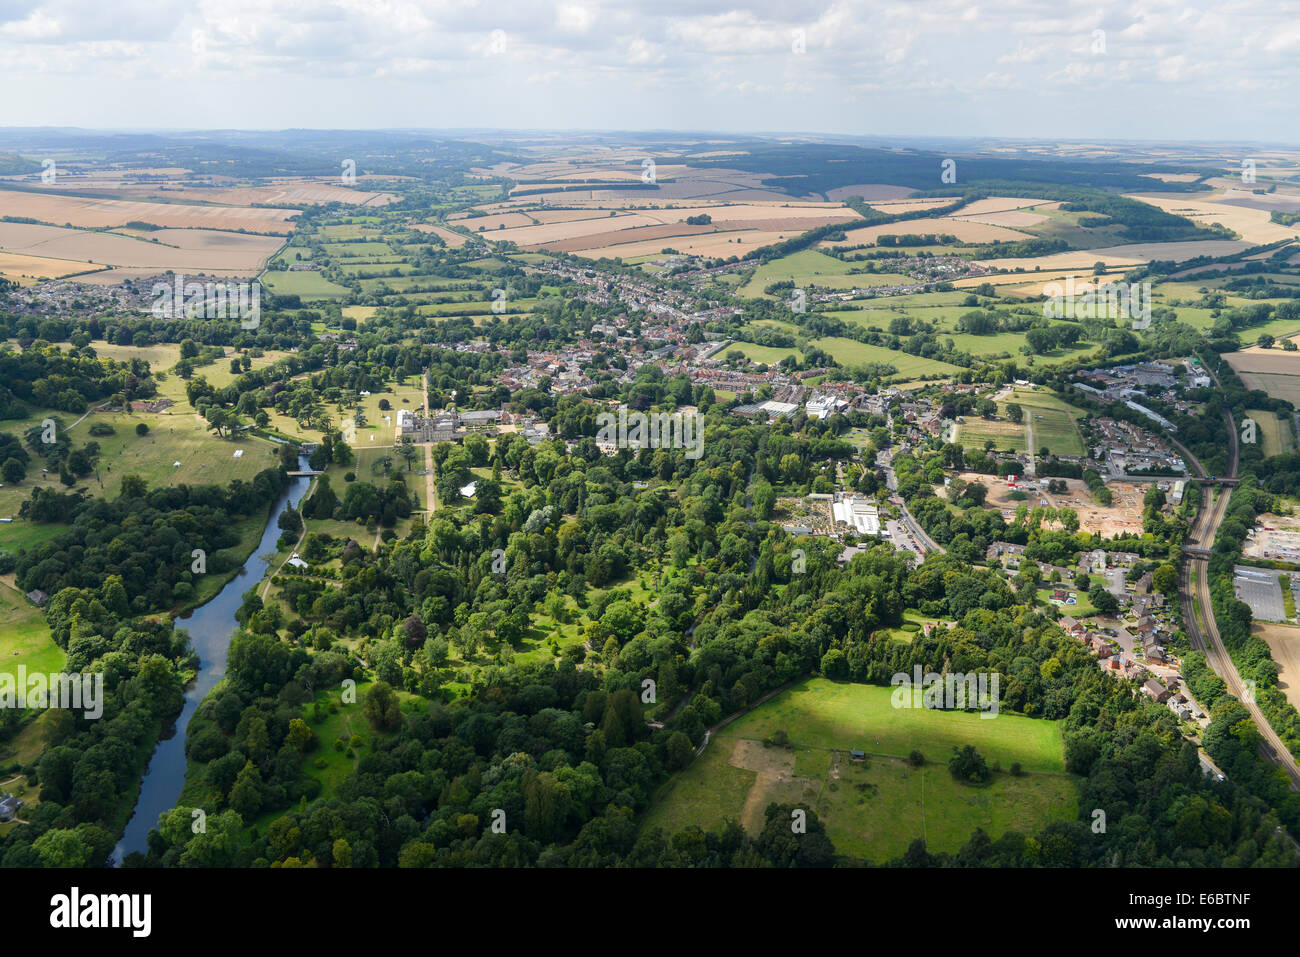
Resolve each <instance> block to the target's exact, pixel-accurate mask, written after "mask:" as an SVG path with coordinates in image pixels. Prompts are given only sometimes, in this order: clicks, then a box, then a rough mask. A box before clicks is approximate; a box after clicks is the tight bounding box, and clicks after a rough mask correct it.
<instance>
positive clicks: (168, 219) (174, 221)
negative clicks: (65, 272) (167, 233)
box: [0, 191, 298, 234]
mask: <svg viewBox="0 0 1300 957" xmlns="http://www.w3.org/2000/svg"><path fill="white" fill-rule="evenodd" d="M0 209H3V210H4V213H5V215H6V216H21V217H25V218H28V219H39V220H41V221H42V222H46V223H53V224H55V225H58V226H62V225H65V224H70V225H72V226H82V227H87V228H90V229H101V228H103V227H105V226H125V225H126V224H127V223H130V222H140V223H150V224H152V225H154V226H170V227H180V228H195V227H198V228H208V229H230V230H237V229H243V230H247V231H249V232H256V233H278V234H286V233H288V232H290V231H291V230H292V229H293V226H292V224H291V223H290V222H289V220H290V219H291V218H292V217H294V216H297V215H298V213H297V211H296V210H292V209H251V208H248V207H243V206H191V205H181V204H168V203H140V202H133V201H130V200H120V199H87V198H85V197H83V196H65V195H61V194H59V193H36V192H17V191H14V192H8V191H6V192H3V193H0Z"/></svg>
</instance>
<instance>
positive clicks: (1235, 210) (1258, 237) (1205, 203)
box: [1129, 189, 1300, 258]
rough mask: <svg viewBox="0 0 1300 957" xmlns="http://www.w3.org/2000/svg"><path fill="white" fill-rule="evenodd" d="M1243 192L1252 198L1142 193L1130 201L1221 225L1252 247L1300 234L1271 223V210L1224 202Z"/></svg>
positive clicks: (1298, 230)
mask: <svg viewBox="0 0 1300 957" xmlns="http://www.w3.org/2000/svg"><path fill="white" fill-rule="evenodd" d="M1243 193H1244V194H1245V195H1247V196H1249V195H1251V194H1250V193H1248V192H1245V191H1244V190H1233V189H1228V190H1224V191H1223V192H1221V193H1217V194H1215V195H1213V196H1211V197H1209V198H1207V199H1190V198H1188V197H1187V196H1186V195H1185V194H1183V193H1142V194H1136V195H1131V196H1129V199H1137V200H1141V201H1142V202H1144V203H1150V204H1151V205H1152V206H1159V207H1160V208H1161V209H1163V210H1164V211H1165V212H1168V213H1174V214H1175V215H1178V216H1185V217H1187V218H1188V219H1190V220H1191V221H1192V222H1194V223H1196V224H1198V225H1206V224H1209V223H1219V224H1220V225H1222V226H1226V227H1228V228H1229V229H1231V230H1233V231H1234V232H1236V233H1237V235H1238V236H1240V237H1241V238H1242V239H1243V240H1245V241H1246V242H1247V243H1249V244H1250V245H1252V246H1260V245H1263V244H1264V243H1275V242H1277V241H1278V240H1280V239H1290V238H1292V237H1293V236H1296V235H1300V227H1298V226H1279V225H1278V224H1277V223H1274V222H1271V221H1270V220H1269V213H1268V211H1267V210H1264V209H1251V208H1249V207H1246V206H1233V205H1227V204H1225V203H1223V202H1222V200H1223V199H1234V198H1235V199H1240V198H1241V194H1243ZM1179 245H1182V244H1179ZM1162 258H1168V257H1162Z"/></svg>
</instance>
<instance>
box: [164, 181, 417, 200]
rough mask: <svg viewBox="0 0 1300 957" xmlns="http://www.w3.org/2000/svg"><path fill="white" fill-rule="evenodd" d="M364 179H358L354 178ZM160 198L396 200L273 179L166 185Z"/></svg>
mask: <svg viewBox="0 0 1300 957" xmlns="http://www.w3.org/2000/svg"><path fill="white" fill-rule="evenodd" d="M365 178H366V177H358V179H365ZM160 196H161V197H162V198H167V197H174V198H176V199H181V200H193V201H197V202H206V203H225V204H228V205H231V206H250V205H252V204H254V203H256V204H258V205H276V204H281V203H282V204H285V205H289V206H312V205H318V204H324V203H344V204H346V205H348V206H387V205H388V204H389V203H391V202H394V201H395V200H396V199H397V197H396V196H395V195H394V194H392V193H380V192H374V191H371V190H362V189H354V188H351V187H348V186H343V185H340V184H339V182H338V181H337V180H334V181H332V182H331V181H328V180H313V179H304V178H292V179H283V180H274V181H272V182H270V183H268V184H266V185H264V186H226V187H191V186H184V185H182V186H169V187H166V188H165V190H164V192H162V193H161V194H160Z"/></svg>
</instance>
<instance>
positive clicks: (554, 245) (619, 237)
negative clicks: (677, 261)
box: [522, 220, 719, 253]
mask: <svg viewBox="0 0 1300 957" xmlns="http://www.w3.org/2000/svg"><path fill="white" fill-rule="evenodd" d="M601 222H614V223H616V222H618V220H601ZM718 231H719V230H718V229H717V227H716V226H681V225H677V224H675V223H674V224H672V225H668V226H662V225H661V226H640V227H635V228H632V229H614V230H610V231H609V232H603V233H592V234H591V235H587V236H579V237H577V238H575V239H561V240H556V241H554V242H548V243H542V244H539V245H536V246H524V247H522V248H524V249H527V250H529V251H530V252H535V251H537V250H541V249H545V250H549V251H550V252H556V253H571V252H577V251H578V250H581V249H592V248H600V247H605V246H618V245H623V244H627V243H636V242H640V241H642V240H646V241H649V240H669V239H673V240H675V239H678V238H685V237H687V236H694V235H699V234H701V233H715V232H718ZM673 245H674V247H675V248H676V244H675V243H674V244H673Z"/></svg>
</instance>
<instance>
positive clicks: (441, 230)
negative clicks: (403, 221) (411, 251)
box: [411, 223, 469, 249]
mask: <svg viewBox="0 0 1300 957" xmlns="http://www.w3.org/2000/svg"><path fill="white" fill-rule="evenodd" d="M411 228H412V229H414V230H416V231H417V232H421V233H432V234H433V235H434V236H437V237H438V238H439V239H441V240H442V241H443V242H445V243H446V244H447V245H448V246H450V247H451V248H452V249H459V248H460V247H461V246H464V245H465V244H466V243H467V242H469V240H468V239H466V238H465V237H464V236H462V235H461V234H460V233H458V232H456V231H455V230H454V229H447V228H446V227H445V226H433V225H430V224H429V223H416V224H414V225H412V226H411Z"/></svg>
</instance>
